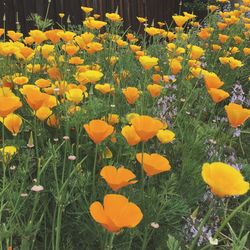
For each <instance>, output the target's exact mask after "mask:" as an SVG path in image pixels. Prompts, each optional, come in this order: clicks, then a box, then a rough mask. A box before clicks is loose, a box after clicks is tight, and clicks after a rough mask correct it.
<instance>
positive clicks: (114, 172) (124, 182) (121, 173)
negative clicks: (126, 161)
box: [100, 166, 137, 191]
mask: <svg viewBox="0 0 250 250" xmlns="http://www.w3.org/2000/svg"><path fill="white" fill-rule="evenodd" d="M100 175H101V176H102V177H103V179H104V180H105V181H106V182H107V184H108V185H109V186H110V188H112V189H113V190H114V191H117V190H119V189H121V188H122V187H126V186H128V185H131V184H134V183H136V182H137V180H134V179H135V178H136V176H135V175H134V173H133V172H132V171H130V170H129V169H126V168H124V167H120V168H118V169H117V168H116V167H114V166H105V167H103V168H102V170H101V172H100Z"/></svg>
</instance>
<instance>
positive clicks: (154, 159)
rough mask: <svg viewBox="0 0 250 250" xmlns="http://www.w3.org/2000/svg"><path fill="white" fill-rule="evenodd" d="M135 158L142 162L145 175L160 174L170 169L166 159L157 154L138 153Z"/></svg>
mask: <svg viewBox="0 0 250 250" xmlns="http://www.w3.org/2000/svg"><path fill="white" fill-rule="evenodd" d="M136 159H137V161H138V162H139V163H140V164H142V167H143V169H144V171H145V172H146V174H147V176H153V175H156V174H160V173H162V172H166V171H169V170H170V169H171V166H170V164H169V161H168V159H167V158H165V157H163V156H161V155H159V154H147V153H138V154H136Z"/></svg>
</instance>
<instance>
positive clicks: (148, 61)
mask: <svg viewBox="0 0 250 250" xmlns="http://www.w3.org/2000/svg"><path fill="white" fill-rule="evenodd" d="M158 60H159V59H158V58H156V57H150V56H141V57H140V58H139V61H140V63H141V65H142V66H143V68H144V69H145V70H148V69H151V68H153V67H154V66H156V65H157V64H158Z"/></svg>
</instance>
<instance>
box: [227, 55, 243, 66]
mask: <svg viewBox="0 0 250 250" xmlns="http://www.w3.org/2000/svg"><path fill="white" fill-rule="evenodd" d="M229 66H230V68H231V69H236V68H240V67H242V66H244V64H243V63H242V62H241V61H240V60H237V59H235V58H233V57H230V60H229Z"/></svg>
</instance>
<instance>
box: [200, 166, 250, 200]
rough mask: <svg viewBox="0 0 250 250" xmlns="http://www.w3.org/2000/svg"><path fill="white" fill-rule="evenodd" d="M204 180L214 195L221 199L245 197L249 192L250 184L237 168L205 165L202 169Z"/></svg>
mask: <svg viewBox="0 0 250 250" xmlns="http://www.w3.org/2000/svg"><path fill="white" fill-rule="evenodd" d="M202 177H203V180H204V181H205V182H206V183H207V184H208V185H209V186H210V188H211V191H212V193H214V194H215V195H217V196H219V197H221V198H222V197H225V196H235V195H243V194H245V193H247V192H248V190H249V183H248V182H246V181H244V177H243V176H242V175H241V173H240V172H239V171H238V170H236V169H235V168H233V167H231V166H229V165H227V164H225V163H222V162H213V163H211V164H209V163H205V164H204V165H203V167H202Z"/></svg>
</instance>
